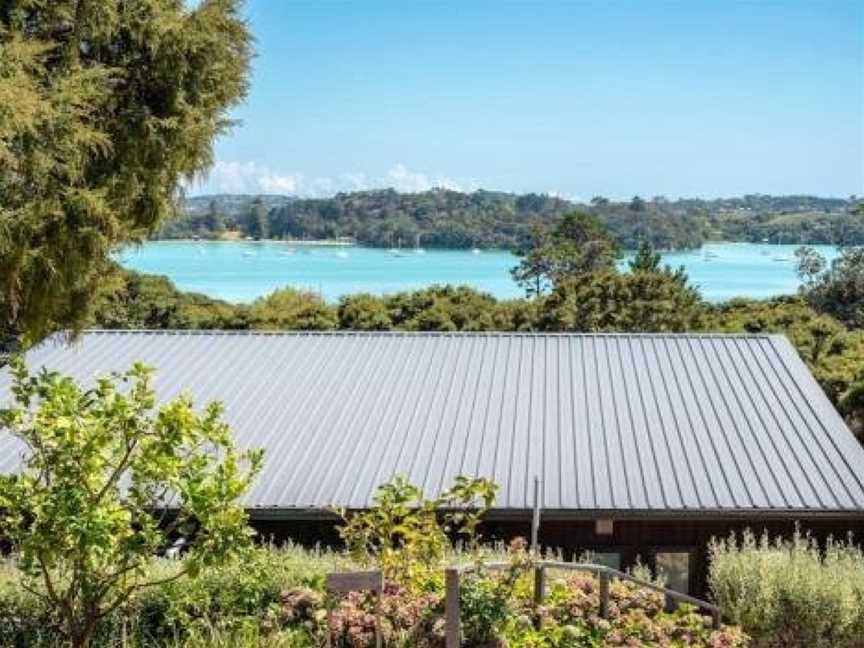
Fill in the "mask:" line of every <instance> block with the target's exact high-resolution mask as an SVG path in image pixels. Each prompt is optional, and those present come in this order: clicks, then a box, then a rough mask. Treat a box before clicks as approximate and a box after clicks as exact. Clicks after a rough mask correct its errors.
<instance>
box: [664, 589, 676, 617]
mask: <svg viewBox="0 0 864 648" xmlns="http://www.w3.org/2000/svg"><path fill="white" fill-rule="evenodd" d="M664 599H665V600H664V601H663V610H664V611H666V612H674V611H675V608H676V607H678V602H677V601H676V600H675V599H674V597H672V596H669V593H668V592H667V593H666V594H665V595H664Z"/></svg>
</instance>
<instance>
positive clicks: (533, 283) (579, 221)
mask: <svg viewBox="0 0 864 648" xmlns="http://www.w3.org/2000/svg"><path fill="white" fill-rule="evenodd" d="M520 256H521V257H522V260H521V261H520V262H519V265H517V266H516V267H515V268H513V269H512V270H511V274H512V275H513V279H514V280H515V281H516V283H518V284H519V285H520V286H522V287H523V288H525V292H526V293H527V294H528V296H529V297H531V296H538V295H542V294H543V293H544V292H545V291H546V290H548V289H549V288H550V287H553V286H556V285H558V284H559V283H562V282H564V281H565V280H570V279H575V278H577V277H580V276H583V275H586V274H590V273H593V272H600V271H606V270H610V269H612V268H614V266H615V259H616V258H617V256H618V248H617V247H616V245H615V244H614V243H613V241H612V239H611V238H610V236H609V234H608V232H607V231H606V229H605V228H604V227H603V226H602V225H601V224H600V222H599V221H598V220H597V219H596V218H594V217H593V216H592V215H590V214H586V213H584V212H571V213H569V214H566V215H565V216H564V217H563V218H562V219H561V221H560V222H559V223H558V225H557V226H556V227H555V229H554V230H552V231H551V232H549V231H546V230H545V229H543V228H541V227H539V226H538V227H536V228H535V229H534V231H533V233H532V237H531V243H530V244H529V245H528V247H527V249H525V250H522V251H521V252H520Z"/></svg>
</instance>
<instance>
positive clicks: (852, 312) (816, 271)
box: [798, 247, 864, 329]
mask: <svg viewBox="0 0 864 648" xmlns="http://www.w3.org/2000/svg"><path fill="white" fill-rule="evenodd" d="M798 271H799V274H802V275H803V276H806V277H807V279H808V281H807V283H806V285H805V289H804V296H805V298H806V299H807V302H808V303H809V304H810V305H812V306H813V308H815V309H816V310H818V311H821V312H823V313H827V314H828V315H831V316H832V317H835V318H836V319H838V320H840V321H841V322H843V323H844V324H846V325H847V326H850V327H852V328H856V329H860V328H864V247H846V248H842V249H841V250H840V256H838V257H837V258H836V259H834V260H833V261H832V262H831V264H830V265H827V264H826V262H825V259H824V258H823V257H821V256H820V255H819V254H817V253H816V252H814V251H812V249H808V248H804V250H803V251H801V254H800V255H799V264H798Z"/></svg>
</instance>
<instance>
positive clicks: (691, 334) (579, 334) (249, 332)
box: [60, 329, 786, 340]
mask: <svg viewBox="0 0 864 648" xmlns="http://www.w3.org/2000/svg"><path fill="white" fill-rule="evenodd" d="M94 334H95V335H154V336H155V335H189V336H193V335H202V336H203V335H211V336H223V335H224V336H234V335H236V336H250V337H251V336H258V335H260V336H285V337H314V336H332V337H338V336H345V337H364V336H368V337H477V338H480V337H534V338H550V337H556V338H557V337H565V338H568V337H569V338H733V339H735V338H746V339H751V340H756V339H774V338H781V339H786V336H785V335H783V334H779V333H728V332H723V331H719V332H711V331H685V332H680V333H678V332H658V333H643V332H635V333H628V332H622V331H608V332H592V331H403V330H390V331H363V330H353V329H331V330H320V331H319V330H308V329H302V330H301V329H280V330H271V329H85V330H83V331H81V333H80V334H79V335H94ZM60 335H65V333H61V334H60Z"/></svg>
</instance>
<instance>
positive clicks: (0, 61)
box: [0, 0, 250, 341]
mask: <svg viewBox="0 0 864 648" xmlns="http://www.w3.org/2000/svg"><path fill="white" fill-rule="evenodd" d="M238 3H239V0H202V2H201V3H199V4H198V5H197V6H196V7H195V8H194V9H188V8H187V7H186V5H185V4H184V3H183V2H182V0H135V1H133V2H115V1H114V0H89V1H87V2H84V1H78V0H52V1H51V2H33V1H32V0H7V1H6V2H3V3H0V337H10V336H24V337H25V339H26V340H29V341H35V340H38V339H39V338H40V336H41V335H43V334H44V333H45V332H47V331H50V330H52V329H54V328H56V327H61V328H68V327H71V328H76V327H79V326H81V324H82V323H83V322H84V320H85V319H86V317H87V315H88V310H89V305H90V302H91V297H92V295H93V294H94V293H95V292H96V289H97V287H98V285H99V282H100V280H101V277H102V274H103V272H104V271H105V269H106V267H107V266H108V264H109V263H110V261H109V256H108V255H109V252H110V251H111V250H112V249H113V248H114V247H115V246H116V245H117V244H119V243H121V242H125V241H130V240H139V239H141V238H143V237H145V236H146V235H147V234H148V233H150V232H152V231H153V230H154V229H155V227H156V226H157V225H158V224H159V222H160V221H161V220H162V219H163V218H164V217H165V216H166V215H167V214H169V213H170V212H172V211H173V205H174V200H175V197H176V196H177V193H178V190H179V187H180V182H181V179H183V178H191V177H193V176H195V175H196V174H199V173H201V172H202V171H203V170H205V169H206V168H207V167H208V166H209V164H210V163H211V161H212V148H211V147H212V141H213V139H214V138H215V137H216V136H217V135H218V134H219V133H222V132H224V131H225V129H226V128H228V127H229V125H230V121H229V120H228V119H227V110H228V109H229V108H230V107H231V106H232V105H234V104H235V103H236V102H237V101H238V100H239V99H241V98H242V97H243V96H244V94H245V92H246V87H247V71H248V63H249V58H250V35H249V33H248V31H247V28H246V25H245V23H244V21H243V20H242V19H241V18H240V16H239V14H238Z"/></svg>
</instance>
